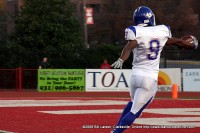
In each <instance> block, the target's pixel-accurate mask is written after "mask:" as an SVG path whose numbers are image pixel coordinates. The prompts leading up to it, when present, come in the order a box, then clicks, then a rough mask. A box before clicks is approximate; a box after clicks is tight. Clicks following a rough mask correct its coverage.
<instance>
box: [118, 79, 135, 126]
mask: <svg viewBox="0 0 200 133" xmlns="http://www.w3.org/2000/svg"><path fill="white" fill-rule="evenodd" d="M135 80H136V79H134V77H133V76H132V77H131V79H130V82H133V81H135ZM134 85H135V84H130V88H131V89H130V94H131V99H133V97H132V95H134V94H135V91H136V86H134ZM132 104H133V102H132V100H130V101H129V102H128V103H127V105H126V106H125V108H124V110H123V112H122V114H121V116H120V118H119V121H118V123H117V126H119V123H120V121H121V119H122V118H123V117H124V116H125V115H126V114H127V113H128V112H130V110H131V108H132Z"/></svg>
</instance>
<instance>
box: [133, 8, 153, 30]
mask: <svg viewBox="0 0 200 133" xmlns="http://www.w3.org/2000/svg"><path fill="white" fill-rule="evenodd" d="M133 21H134V23H135V25H140V26H155V25H156V21H155V15H154V14H153V12H152V10H151V9H150V8H149V7H146V6H140V7H138V8H137V9H136V10H135V12H134V14H133Z"/></svg>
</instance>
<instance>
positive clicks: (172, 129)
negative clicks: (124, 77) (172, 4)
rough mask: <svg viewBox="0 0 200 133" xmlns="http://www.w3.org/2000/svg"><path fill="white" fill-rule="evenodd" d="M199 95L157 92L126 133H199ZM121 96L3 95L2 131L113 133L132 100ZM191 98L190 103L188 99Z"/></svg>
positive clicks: (0, 106) (0, 95) (0, 100)
mask: <svg viewBox="0 0 200 133" xmlns="http://www.w3.org/2000/svg"><path fill="white" fill-rule="evenodd" d="M199 94H200V93H193V92H191V93H188V94H184V93H180V94H179V99H176V100H175V99H172V98H171V93H160V92H159V93H157V96H156V99H155V100H154V101H153V102H152V103H151V104H150V106H149V107H148V108H147V109H146V110H145V111H144V113H143V115H142V117H141V118H139V119H137V120H136V121H135V124H133V125H132V126H131V127H130V128H129V129H128V130H127V131H126V133H131V132H137V133H144V132H148V133H160V132H163V133H177V132H181V133H189V132H192V133H198V132H199V130H200V107H199V105H200V100H199V99H195V98H199V96H200V95H199ZM128 97H129V94H128V93H127V92H120V93H115V92H114V93H113V92H107V93H100V92H98V93H97V92H95V93H94V92H90V93H84V92H82V93H80V92H79V93H74V92H70V93H38V92H8V91H1V92H0V123H1V124H0V132H2V133H6V132H7V133H79V132H81V133H109V132H110V131H111V130H112V128H113V126H114V125H115V124H116V122H117V120H118V118H119V116H120V113H121V111H122V109H123V107H124V106H125V105H126V103H127V101H128V100H129V98H128ZM188 98H192V99H188Z"/></svg>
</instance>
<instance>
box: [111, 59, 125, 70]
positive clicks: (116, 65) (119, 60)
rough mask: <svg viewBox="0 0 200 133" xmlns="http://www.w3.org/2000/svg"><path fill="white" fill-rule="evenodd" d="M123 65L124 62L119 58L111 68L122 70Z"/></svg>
mask: <svg viewBox="0 0 200 133" xmlns="http://www.w3.org/2000/svg"><path fill="white" fill-rule="evenodd" d="M122 65H123V60H122V59H120V58H119V59H118V60H117V61H115V62H114V63H113V64H112V65H111V67H114V68H120V69H122Z"/></svg>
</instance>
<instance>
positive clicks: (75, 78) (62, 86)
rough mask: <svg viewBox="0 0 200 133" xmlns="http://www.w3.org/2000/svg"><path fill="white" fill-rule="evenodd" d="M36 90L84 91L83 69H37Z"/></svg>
mask: <svg viewBox="0 0 200 133" xmlns="http://www.w3.org/2000/svg"><path fill="white" fill-rule="evenodd" d="M38 91H39V92H67V91H85V70H84V69H38Z"/></svg>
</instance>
